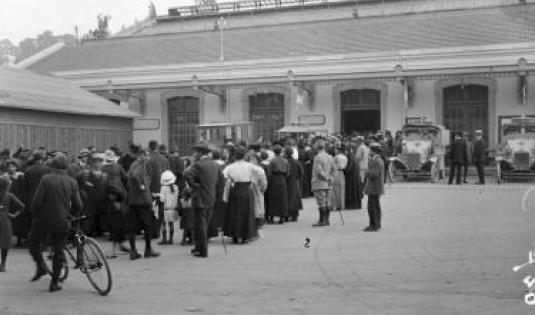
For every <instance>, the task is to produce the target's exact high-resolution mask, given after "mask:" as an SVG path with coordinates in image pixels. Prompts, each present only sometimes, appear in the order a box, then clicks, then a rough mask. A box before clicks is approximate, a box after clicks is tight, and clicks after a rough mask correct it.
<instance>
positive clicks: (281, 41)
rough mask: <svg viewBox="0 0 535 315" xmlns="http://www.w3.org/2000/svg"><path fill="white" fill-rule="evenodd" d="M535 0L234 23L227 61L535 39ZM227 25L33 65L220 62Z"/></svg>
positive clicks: (99, 43) (71, 52)
mask: <svg viewBox="0 0 535 315" xmlns="http://www.w3.org/2000/svg"><path fill="white" fill-rule="evenodd" d="M534 29H535V5H532V4H526V5H512V6H502V7H493V8H483V9H470V10H453V11H442V12H428V13H417V14H403V15H395V16H381V17H369V18H354V19H340V20H334V21H333V20H331V21H316V22H307V23H294V24H285V25H271V26H258V27H247V28H234V29H232V28H230V29H228V30H225V32H224V49H225V52H224V55H225V60H226V61H244V60H254V59H278V58H288V57H300V56H303V57H307V56H325V55H338V54H354V53H373V52H391V51H398V50H411V49H425V48H442V47H444V48H451V47H462V46H482V45H495V44H511V43H522V42H533V41H535V32H534V31H533V30H534ZM219 57H220V32H219V31H202V32H191V33H175V34H161V35H152V36H138V37H127V38H113V39H107V40H96V41H88V42H86V43H84V44H83V45H81V46H77V47H65V48H63V49H61V50H60V51H58V52H57V53H54V54H52V55H51V56H48V57H46V58H44V59H42V60H40V61H38V62H36V63H35V64H33V65H31V66H30V67H29V68H30V69H32V70H35V71H38V72H43V73H47V72H56V71H73V70H97V69H117V68H126V67H141V66H165V65H171V64H173V65H178V64H194V63H211V62H217V61H218V60H219Z"/></svg>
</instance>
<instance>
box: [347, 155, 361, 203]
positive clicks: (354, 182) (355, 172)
mask: <svg viewBox="0 0 535 315" xmlns="http://www.w3.org/2000/svg"><path fill="white" fill-rule="evenodd" d="M347 153H348V154H347V167H346V169H345V170H344V175H345V180H346V209H362V193H361V192H362V183H361V181H360V170H359V163H358V162H357V159H356V158H355V155H354V154H353V152H352V151H348V152H347Z"/></svg>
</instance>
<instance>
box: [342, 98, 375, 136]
mask: <svg viewBox="0 0 535 315" xmlns="http://www.w3.org/2000/svg"><path fill="white" fill-rule="evenodd" d="M340 98H341V105H342V106H341V109H342V115H341V116H342V121H341V125H342V132H343V133H344V134H346V135H350V134H353V133H355V132H356V133H359V134H368V133H370V132H372V133H375V132H377V131H378V130H381V91H380V90H374V89H352V90H346V91H343V92H341V93H340Z"/></svg>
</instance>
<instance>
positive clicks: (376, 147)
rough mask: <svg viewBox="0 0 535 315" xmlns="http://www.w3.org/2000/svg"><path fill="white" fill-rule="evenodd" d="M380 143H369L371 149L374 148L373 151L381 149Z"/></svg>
mask: <svg viewBox="0 0 535 315" xmlns="http://www.w3.org/2000/svg"><path fill="white" fill-rule="evenodd" d="M381 148H382V147H381V144H379V143H377V142H372V143H370V149H371V150H375V151H381Z"/></svg>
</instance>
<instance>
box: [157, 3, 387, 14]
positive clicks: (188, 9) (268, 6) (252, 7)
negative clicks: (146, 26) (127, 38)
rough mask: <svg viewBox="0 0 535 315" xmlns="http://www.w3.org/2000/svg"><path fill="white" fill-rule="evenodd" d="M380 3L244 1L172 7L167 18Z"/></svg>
mask: <svg viewBox="0 0 535 315" xmlns="http://www.w3.org/2000/svg"><path fill="white" fill-rule="evenodd" d="M371 2H382V0H244V1H235V2H221V3H215V4H203V5H192V6H184V7H174V8H170V9H169V10H168V14H169V16H166V17H163V18H169V17H187V16H197V15H199V16H202V15H214V14H215V15H217V14H227V13H229V14H230V13H238V12H250V11H259V10H272V9H278V8H281V9H285V8H298V7H303V6H314V5H330V4H351V3H354V4H355V5H358V4H359V3H371Z"/></svg>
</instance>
